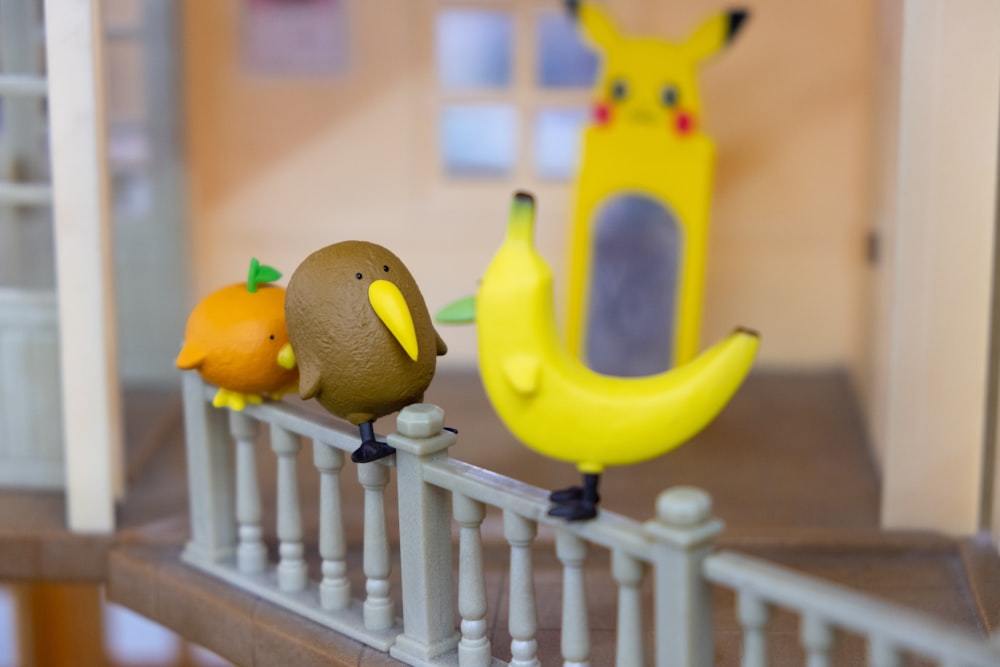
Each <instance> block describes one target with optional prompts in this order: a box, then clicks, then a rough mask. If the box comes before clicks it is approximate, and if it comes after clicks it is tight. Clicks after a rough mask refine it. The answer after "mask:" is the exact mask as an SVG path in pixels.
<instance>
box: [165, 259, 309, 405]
mask: <svg viewBox="0 0 1000 667" xmlns="http://www.w3.org/2000/svg"><path fill="white" fill-rule="evenodd" d="M258 268H259V269H263V270H268V269H269V267H259V265H257V264H256V262H254V263H252V264H251V278H250V280H249V281H248V282H247V283H236V284H234V285H229V286H227V287H223V288H221V289H219V290H216V291H215V292H212V293H211V294H209V295H208V296H207V297H205V298H204V299H202V300H201V301H200V302H199V303H198V305H197V306H195V308H194V310H192V311H191V315H190V316H189V317H188V322H187V328H186V329H185V332H184V346H183V348H182V349H181V352H180V354H179V355H178V357H177V367H178V368H180V369H183V370H192V369H195V370H197V371H198V373H199V374H200V375H201V376H202V377H203V378H204V379H205V381H206V382H210V383H212V384H214V385H216V386H217V387H219V391H218V392H217V393H216V395H215V400H214V401H213V404H214V405H215V407H228V408H230V409H232V410H236V411H240V410H242V409H243V408H244V407H245V406H246V404H247V403H260V402H261V400H262V398H263V397H264V396H271V397H273V398H280V397H281V395H282V394H285V393H288V392H290V391H295V390H296V388H297V387H298V375H299V374H298V369H297V368H296V366H295V356H294V354H293V353H292V349H291V345H290V344H289V343H288V331H287V329H286V327H285V290H284V289H283V288H281V287H277V286H275V285H261V286H259V287H258V286H257V285H256V282H255V280H254V278H253V274H254V273H255V272H257V270H258ZM271 271H273V269H272V270H271ZM275 273H276V272H275ZM272 275H273V274H272ZM277 275H278V276H280V274H277ZM272 279H276V278H272ZM251 286H252V291H251V289H250V288H251Z"/></svg>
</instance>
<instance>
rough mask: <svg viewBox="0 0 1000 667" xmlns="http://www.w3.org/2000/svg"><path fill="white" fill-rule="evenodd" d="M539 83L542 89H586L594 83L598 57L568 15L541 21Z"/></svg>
mask: <svg viewBox="0 0 1000 667" xmlns="http://www.w3.org/2000/svg"><path fill="white" fill-rule="evenodd" d="M536 34H537V35H538V49H537V53H538V54H539V59H538V80H539V83H541V85H543V86H545V87H549V88H556V87H585V86H590V85H592V84H593V83H594V77H595V75H596V73H597V55H596V54H595V53H594V52H593V51H592V50H591V49H590V47H589V46H587V44H586V43H584V41H583V40H582V39H581V38H580V33H579V31H578V29H577V26H576V24H575V23H574V21H573V20H572V19H570V18H569V16H567V15H566V14H565V13H561V14H554V13H545V14H540V15H539V17H538V30H537V32H536Z"/></svg>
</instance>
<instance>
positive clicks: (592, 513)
mask: <svg viewBox="0 0 1000 667" xmlns="http://www.w3.org/2000/svg"><path fill="white" fill-rule="evenodd" d="M600 479H601V476H600V475H592V474H587V475H584V476H583V487H578V486H577V487H571V489H569V490H567V491H570V493H568V494H566V496H565V497H566V500H565V501H564V502H561V503H557V504H556V506H555V507H553V508H552V509H550V510H549V515H550V516H558V517H562V518H563V519H566V520H567V521H585V520H587V519H593V518H594V517H596V516H597V503H598V502H599V501H600V496H599V495H598V494H597V485H598V482H600ZM557 493H559V492H557ZM553 495H555V494H553Z"/></svg>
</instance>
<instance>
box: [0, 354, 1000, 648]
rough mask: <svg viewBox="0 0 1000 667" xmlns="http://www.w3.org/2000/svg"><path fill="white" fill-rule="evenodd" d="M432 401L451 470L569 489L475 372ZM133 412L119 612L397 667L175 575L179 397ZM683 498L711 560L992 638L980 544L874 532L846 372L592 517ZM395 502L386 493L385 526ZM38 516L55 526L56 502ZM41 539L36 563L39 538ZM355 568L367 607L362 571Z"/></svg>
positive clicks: (603, 585) (9, 518) (790, 635)
mask: <svg viewBox="0 0 1000 667" xmlns="http://www.w3.org/2000/svg"><path fill="white" fill-rule="evenodd" d="M426 400H428V401H429V402H433V403H436V404H438V405H440V406H442V407H443V408H444V409H445V411H446V415H447V417H446V423H447V424H449V425H450V426H453V427H456V428H458V430H459V439H458V444H457V445H456V446H455V447H454V448H453V449H452V451H451V455H452V456H453V457H455V458H458V459H462V460H464V461H467V462H470V463H473V464H476V465H479V466H482V467H485V468H489V469H491V470H494V471H496V472H498V473H501V474H504V475H507V476H510V477H514V478H516V479H520V480H522V481H524V482H527V483H530V484H534V485H537V486H540V487H543V488H558V487H562V486H566V485H569V484H571V483H575V481H576V474H575V472H574V471H573V469H572V467H571V466H569V465H566V464H562V463H559V462H555V461H550V460H548V459H545V458H543V457H540V456H538V455H537V454H535V453H533V452H531V451H530V450H527V449H525V448H524V447H522V446H521V445H519V444H518V443H517V442H516V441H515V440H514V439H513V438H512V437H511V436H509V435H508V434H507V432H506V431H505V429H504V428H503V426H502V425H501V424H500V423H499V422H498V421H497V419H496V417H495V416H494V415H493V413H492V410H491V409H490V407H489V405H488V403H487V401H486V399H485V396H484V395H483V392H482V389H481V387H480V384H479V381H478V378H477V377H476V376H475V375H474V374H461V373H450V374H449V373H444V374H439V376H438V378H437V379H436V380H435V382H434V385H432V387H431V390H430V392H429V394H428V395H427V397H426ZM126 413H127V415H128V423H127V426H126V429H127V438H128V442H129V448H128V470H129V481H130V484H129V494H128V498H127V499H126V502H125V503H124V504H123V505H122V507H121V510H120V516H119V519H120V525H121V526H122V527H123V530H122V532H121V533H120V535H119V536H118V537H117V538H116V540H115V541H114V544H113V545H112V544H101V545H100V546H99V547H96V549H97V550H98V551H100V550H101V549H104V552H105V553H106V551H107V550H108V549H110V551H111V559H110V561H109V562H110V566H109V567H108V568H107V575H108V577H109V596H110V597H111V599H113V600H116V601H119V602H121V603H123V604H125V605H126V606H129V607H132V608H133V609H135V610H137V611H139V612H140V613H143V614H144V615H147V616H149V617H150V618H152V619H153V620H156V621H158V622H160V623H163V624H164V625H166V626H168V627H171V628H173V629H175V630H178V631H179V632H181V634H183V635H184V636H186V637H188V638H190V639H193V640H195V641H198V642H200V643H202V644H204V645H205V646H206V647H207V648H209V649H211V650H214V651H216V652H217V653H219V654H221V655H222V656H224V657H226V658H228V659H230V660H232V661H233V662H235V663H237V664H245V665H261V664H292V661H291V658H290V657H289V656H291V657H294V658H295V660H294V662H295V664H298V665H312V664H317V665H319V664H326V665H330V664H344V665H381V664H392V661H389V660H387V659H386V658H385V657H384V656H382V655H380V654H378V653H377V652H375V651H372V650H371V649H367V648H365V647H362V646H360V645H357V644H355V643H354V642H351V641H349V640H344V639H341V638H338V637H333V636H331V635H330V633H329V632H325V631H323V630H321V629H319V628H317V627H316V626H314V625H313V624H311V623H309V622H304V621H299V620H297V619H294V618H291V617H289V616H288V615H287V614H285V613H284V612H281V611H280V610H276V609H274V608H272V607H271V605H268V604H266V603H263V602H259V601H257V600H256V599H254V598H252V597H251V596H248V595H245V594H242V593H239V592H234V591H231V590H228V589H226V588H225V587H223V586H221V585H220V584H217V583H216V582H214V581H212V580H211V579H209V578H208V577H206V576H204V575H201V574H199V573H197V572H194V571H191V570H190V569H189V568H187V567H186V566H184V565H181V564H180V563H179V562H178V560H177V554H178V553H179V550H180V548H181V546H182V545H183V542H184V540H185V539H186V536H187V521H186V511H187V510H186V491H185V486H184V456H183V455H184V452H183V432H182V426H181V416H180V410H179V396H178V395H177V394H176V393H175V392H163V391H143V390H140V389H133V390H131V391H129V392H128V394H127V396H126ZM377 426H378V427H379V430H380V431H382V432H385V431H389V430H391V429H392V426H393V424H392V421H391V419H388V418H387V419H385V420H382V421H381V422H380V423H379V424H378V425H377ZM308 458H311V457H300V459H303V460H302V461H300V463H301V464H302V465H301V470H300V476H299V479H300V484H301V490H300V492H301V497H302V498H304V499H305V498H310V497H312V498H315V497H317V496H318V494H317V493H316V486H315V481H316V475H315V472H314V471H313V470H312V469H311V462H310V461H307V460H305V459H308ZM259 463H260V466H261V474H262V479H265V480H267V479H273V475H272V474H271V472H270V471H271V470H273V456H271V455H270V454H269V452H266V451H264V448H261V456H260V460H259ZM349 470H350V468H348V469H346V470H345V472H348V473H349ZM678 484H684V485H694V486H699V487H701V488H703V489H705V490H707V491H708V492H709V493H710V494H711V495H712V496H713V498H714V501H715V508H714V513H715V515H716V516H718V517H720V518H722V519H723V520H724V521H725V522H726V524H727V528H726V531H725V532H724V533H723V535H722V538H721V539H720V540H719V546H720V548H725V549H735V550H740V551H744V552H748V553H751V554H754V555H761V556H764V557H767V558H769V559H772V560H774V561H777V562H779V563H783V564H786V565H788V566H790V567H793V568H795V569H798V570H802V571H804V572H808V573H811V574H814V575H817V576H820V577H823V578H825V579H828V580H831V581H834V582H837V583H841V584H844V585H846V586H850V587H853V588H857V589H860V590H864V591H866V592H870V593H872V594H874V595H877V596H879V597H883V598H886V599H889V600H892V601H895V602H897V603H900V604H903V605H905V606H908V607H912V608H916V609H919V610H922V611H926V612H927V613H930V614H933V615H935V616H938V617H941V618H943V619H945V620H946V621H948V622H951V623H954V624H956V625H960V626H963V627H966V628H970V629H972V630H974V631H976V632H981V633H985V632H986V631H987V630H989V629H991V628H995V627H996V626H997V614H998V612H1000V596H998V594H997V591H998V589H1000V564H998V562H997V558H996V555H995V552H994V551H993V550H992V548H991V547H990V546H989V545H988V544H985V543H981V542H979V541H976V540H967V541H961V542H957V541H953V540H949V539H946V538H943V537H941V536H937V535H930V534H916V533H891V534H887V533H882V532H880V531H879V530H878V506H879V495H878V479H877V475H876V472H875V469H874V465H873V462H872V460H871V457H870V456H869V452H868V448H867V446H866V443H865V437H864V433H863V429H862V426H861V422H860V419H859V416H858V410H857V408H856V405H855V402H854V398H853V395H852V393H851V391H850V388H849V386H848V383H847V381H846V378H845V377H844V376H843V375H841V374H839V373H823V374H794V373H793V374H789V373H760V372H758V373H756V374H754V375H752V376H751V378H750V379H749V380H748V382H747V384H746V385H745V386H744V388H743V389H741V391H740V392H739V393H738V395H737V397H736V398H735V400H734V401H733V402H732V404H731V405H730V406H729V407H728V408H727V409H726V410H725V411H724V412H723V414H722V415H721V416H720V417H719V419H718V420H717V421H716V422H715V423H714V424H713V425H711V426H710V427H709V428H708V429H707V430H706V431H705V432H704V433H702V434H701V435H699V436H698V437H697V438H696V439H695V440H694V441H692V442H691V443H688V444H687V445H685V446H683V447H681V448H680V449H678V450H675V451H674V452H671V453H669V454H668V455H666V456H664V457H662V458H660V459H658V460H656V461H653V462H650V463H647V464H643V465H641V466H634V467H629V468H619V469H612V470H609V471H608V472H607V473H606V474H605V476H604V479H603V480H602V487H601V495H602V506H603V507H605V508H607V509H610V510H613V511H615V512H618V513H621V514H625V515H627V516H631V517H634V518H636V519H640V520H644V519H646V518H649V517H650V516H651V515H652V514H653V507H654V502H655V498H656V496H657V495H658V494H659V493H660V492H661V491H662V490H664V489H666V488H668V487H670V486H674V485H678ZM343 486H344V491H345V494H346V498H345V501H346V502H347V503H348V504H349V505H350V504H351V503H352V501H357V502H355V503H354V505H355V506H357V507H360V499H361V495H360V489H359V488H358V487H357V485H353V484H349V483H347V482H345V483H344V485H343ZM393 492H394V491H393V487H392V485H390V489H389V493H390V497H389V498H388V499H387V506H388V508H390V513H392V514H394V509H393V508H394V505H395V496H394V495H392V494H393ZM262 494H263V502H264V507H265V518H264V523H265V526H271V527H272V531H273V525H274V524H273V508H274V500H273V496H274V488H273V484H265V486H264V488H263V489H262ZM352 494H356V495H352ZM14 495H17V494H14ZM11 497H13V496H10V497H7V496H0V500H4V502H0V574H4V576H15V577H17V576H24V575H26V574H27V575H30V574H31V570H33V568H30V567H22V570H24V571H23V572H22V573H21V575H18V574H16V570H17V568H16V567H13V566H12V564H11V563H12V562H15V564H16V563H21V564H22V566H23V565H24V563H25V562H26V561H25V556H26V552H24V551H23V550H22V552H21V553H20V555H18V554H17V553H10V550H9V549H6V550H5V548H4V545H5V544H10V543H12V542H11V541H10V540H9V539H8V538H9V537H11V535H12V534H14V533H17V534H19V535H20V536H21V538H22V540H23V539H24V537H25V535H30V533H31V531H30V530H27V529H26V528H25V527H24V526H23V525H22V526H21V527H20V528H18V527H17V519H16V516H15V514H16V513H10V514H8V512H7V508H6V507H5V505H6V504H7V501H9V500H10V498H11ZM18 497H20V498H22V501H23V496H18ZM46 502H48V503H49V505H51V507H48V509H47V510H46V513H45V514H46V516H48V517H49V522H50V523H51V522H52V521H51V516H52V513H53V508H54V507H57V506H58V502H59V501H58V499H57V498H55V499H53V498H50V499H48V500H47V501H46ZM315 515H316V513H315V512H314V511H309V508H308V507H307V508H306V514H305V517H304V519H305V523H306V531H307V533H306V534H307V535H308V534H315V531H314V530H313V529H314V527H315V521H316V516H315ZM394 518H395V517H394V516H392V517H390V522H389V525H390V526H391V525H392V523H393V520H394ZM346 527H347V532H348V537H349V540H350V542H351V545H352V551H351V554H350V558H351V559H352V560H353V561H357V562H360V561H359V559H360V551H359V549H360V535H361V514H360V511H358V512H355V513H352V514H351V515H349V516H348V517H346ZM484 534H485V537H486V540H487V561H488V563H489V564H490V567H489V574H488V586H489V595H490V615H489V619H490V622H491V628H492V634H491V636H492V639H493V643H494V647H495V653H496V654H497V655H498V656H500V657H504V656H505V654H506V652H507V650H508V649H507V648H505V647H506V646H507V644H508V643H509V637H508V636H507V634H506V628H507V620H506V610H505V604H506V594H505V586H506V572H505V568H504V565H503V564H504V562H505V561H504V556H505V546H504V544H503V541H502V536H501V535H500V521H499V517H498V516H492V515H491V516H489V517H488V518H487V521H486V523H485V524H484ZM34 539H35V540H36V542H35V543H36V545H39V546H38V548H39V549H42V551H44V550H45V548H46V547H45V544H46V543H47V542H46V540H45V539H41V538H38V537H37V536H36V537H35V538H34ZM63 539H72V538H65V537H64V538H63ZM550 539H551V536H546V534H545V533H544V532H543V534H542V535H541V536H540V538H539V540H538V543H537V544H536V557H535V560H536V564H537V574H538V584H537V585H538V589H537V593H538V597H539V599H540V600H543V601H545V600H548V601H552V600H558V599H559V588H560V577H561V573H560V569H559V567H558V563H557V562H556V560H555V558H554V555H553V553H552V551H553V550H552V545H551V543H550V542H549V540H550ZM63 546H65V545H63ZM12 559H13V560H12ZM95 559H96V558H95ZM607 560H608V558H607V554H606V553H601V552H598V551H593V552H592V555H591V557H590V559H589V561H588V568H589V569H588V591H587V594H588V598H589V601H590V608H591V609H590V611H591V621H592V626H593V627H594V628H595V632H594V636H593V641H592V648H593V655H592V664H594V665H606V664H612V659H611V657H610V656H612V655H613V650H614V648H613V646H614V644H613V627H614V586H613V584H612V581H611V578H610V575H609V573H608V567H607ZM57 566H58V563H54V564H53V565H52V567H57ZM34 569H37V568H34ZM353 570H354V573H355V576H356V580H355V586H356V588H355V595H358V596H360V595H361V593H362V591H363V582H362V581H361V580H360V578H358V577H359V575H360V567H357V568H353ZM50 571H51V568H50ZM397 571H398V570H397ZM12 572H14V574H13V575H12ZM100 574H101V573H98V575H100ZM397 576H398V575H397ZM396 583H397V585H398V581H397V582H396ZM716 595H717V600H716V602H717V604H716V651H717V660H716V664H718V665H736V664H738V660H739V655H740V647H741V637H740V633H739V631H738V626H737V624H736V622H735V617H734V613H733V600H732V599H731V596H730V595H728V594H727V593H725V592H724V591H718V592H717V593H716ZM539 623H540V626H541V631H540V634H539V639H540V641H541V647H540V651H541V654H542V663H543V664H553V663H558V662H559V661H560V659H559V648H558V647H559V642H558V625H559V617H558V605H557V604H556V605H553V604H548V603H545V604H542V605H541V607H540V617H539ZM796 633H797V629H796V625H795V620H794V619H793V618H792V617H790V616H788V617H786V616H784V615H779V616H778V618H777V619H776V620H775V622H774V624H773V625H772V628H771V637H772V642H771V644H772V651H773V652H774V655H773V658H774V660H773V662H772V664H775V665H784V664H803V663H802V660H801V650H800V649H799V648H798V643H797V639H796V637H797V635H796ZM650 640H652V638H650ZM862 648H863V647H862V646H861V644H860V641H859V640H857V639H854V638H850V637H848V638H846V640H845V642H844V644H843V646H842V648H841V649H840V651H841V652H840V653H839V654H838V659H837V661H836V662H835V664H838V665H854V664H862V662H861V655H863V654H862ZM915 664H916V663H915Z"/></svg>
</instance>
